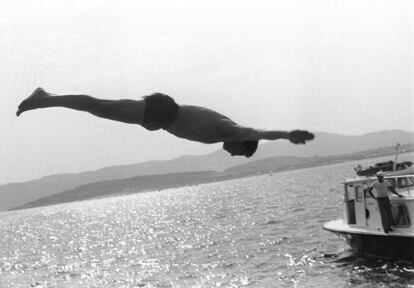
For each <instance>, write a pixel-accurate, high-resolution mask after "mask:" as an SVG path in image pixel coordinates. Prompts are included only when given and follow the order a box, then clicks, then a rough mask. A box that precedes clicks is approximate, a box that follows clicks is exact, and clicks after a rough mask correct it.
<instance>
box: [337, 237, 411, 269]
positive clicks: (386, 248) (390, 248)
mask: <svg viewBox="0 0 414 288" xmlns="http://www.w3.org/2000/svg"><path fill="white" fill-rule="evenodd" d="M331 232H334V233H335V234H338V235H339V236H341V237H342V238H344V239H345V241H346V242H347V243H348V245H349V246H351V248H352V250H353V251H354V252H355V253H356V254H359V255H365V256H373V257H379V258H386V259H393V260H396V259H398V260H406V261H410V262H414V238H413V237H401V236H393V235H370V234H358V233H348V232H338V231H331Z"/></svg>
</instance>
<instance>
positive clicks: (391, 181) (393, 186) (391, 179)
mask: <svg viewBox="0 0 414 288" xmlns="http://www.w3.org/2000/svg"><path fill="white" fill-rule="evenodd" d="M387 181H388V182H389V183H390V184H391V186H392V188H395V179H394V178H390V179H387Z"/></svg>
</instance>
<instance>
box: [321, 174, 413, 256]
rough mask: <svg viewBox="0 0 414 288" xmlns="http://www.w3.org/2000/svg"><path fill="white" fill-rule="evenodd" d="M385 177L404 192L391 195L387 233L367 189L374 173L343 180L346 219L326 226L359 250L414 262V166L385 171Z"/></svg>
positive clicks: (396, 188) (359, 252)
mask: <svg viewBox="0 0 414 288" xmlns="http://www.w3.org/2000/svg"><path fill="white" fill-rule="evenodd" d="M385 179H386V180H387V181H388V182H390V184H391V185H392V186H393V187H394V189H395V190H396V191H397V192H398V193H400V194H402V195H403V196H404V197H403V198H399V197H397V196H396V195H394V194H391V195H392V196H390V202H391V208H392V213H393V217H394V220H395V223H396V225H395V226H393V232H389V233H388V234H386V233H384V230H383V228H382V224H381V216H380V213H379V208H378V204H377V201H376V200H375V199H373V198H372V197H371V195H370V194H369V193H368V187H369V186H370V184H371V183H372V182H373V181H375V180H376V177H375V176H368V177H360V176H357V177H356V178H353V179H349V180H346V181H344V182H343V185H344V204H343V208H344V209H343V210H344V211H343V219H339V220H333V221H329V222H327V223H325V224H324V225H323V228H324V229H326V230H328V231H331V232H333V233H336V234H337V235H339V236H340V237H342V238H344V239H345V241H346V242H347V243H348V244H349V245H350V246H351V247H352V249H353V250H354V252H356V253H357V254H362V255H367V256H375V257H380V258H387V259H401V260H408V261H413V262H414V225H413V223H412V222H413V221H414V167H404V169H402V170H394V171H389V172H385Z"/></svg>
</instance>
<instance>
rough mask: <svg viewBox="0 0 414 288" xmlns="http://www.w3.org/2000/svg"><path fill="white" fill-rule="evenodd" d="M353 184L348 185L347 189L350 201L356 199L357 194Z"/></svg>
mask: <svg viewBox="0 0 414 288" xmlns="http://www.w3.org/2000/svg"><path fill="white" fill-rule="evenodd" d="M351 187H352V186H346V191H347V196H348V202H350V201H354V199H355V194H354V191H353V189H352V188H351Z"/></svg>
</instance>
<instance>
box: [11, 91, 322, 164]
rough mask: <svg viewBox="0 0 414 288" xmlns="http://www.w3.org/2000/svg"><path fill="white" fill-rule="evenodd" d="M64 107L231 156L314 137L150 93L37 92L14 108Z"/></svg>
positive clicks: (244, 154)
mask: <svg viewBox="0 0 414 288" xmlns="http://www.w3.org/2000/svg"><path fill="white" fill-rule="evenodd" d="M49 107H64V108H69V109H74V110H78V111H85V112H89V113H91V114H93V115H95V116H98V117H101V118H106V119H110V120H114V121H120V122H124V123H129V124H140V125H141V126H143V127H144V128H146V129H147V130H150V131H154V130H159V129H163V130H165V131H167V132H169V133H171V134H173V135H174V136H176V137H179V138H184V139H187V140H191V141H197V142H201V143H205V144H212V143H218V142H223V149H224V150H226V151H227V152H228V153H230V154H231V155H232V156H235V155H243V156H246V157H250V156H252V155H253V154H254V153H255V152H256V149H257V145H258V142H259V140H262V139H263V140H277V139H286V140H289V141H290V142H291V143H293V144H305V143H306V142H307V141H310V140H312V139H313V138H315V136H314V135H313V134H312V133H310V132H308V131H306V130H293V131H278V130H262V129H254V128H250V127H245V126H242V125H239V124H237V123H235V122H234V121H232V120H231V119H230V118H228V117H227V116H224V115H222V114H220V113H218V112H216V111H213V110H211V109H207V108H204V107H199V106H192V105H178V104H177V103H175V101H174V99H173V98H172V97H170V96H168V95H165V94H161V93H154V94H152V95H149V96H145V97H143V98H142V99H138V100H135V99H121V100H105V99H97V98H94V97H91V96H88V95H55V94H52V93H47V92H46V91H45V90H43V89H42V88H37V89H36V90H35V91H34V92H33V93H32V94H31V95H30V96H29V97H28V98H27V99H26V100H24V101H23V102H22V103H21V104H20V105H19V107H18V111H17V113H16V115H17V116H19V115H20V114H22V113H23V112H25V111H29V110H34V109H38V108H49Z"/></svg>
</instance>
